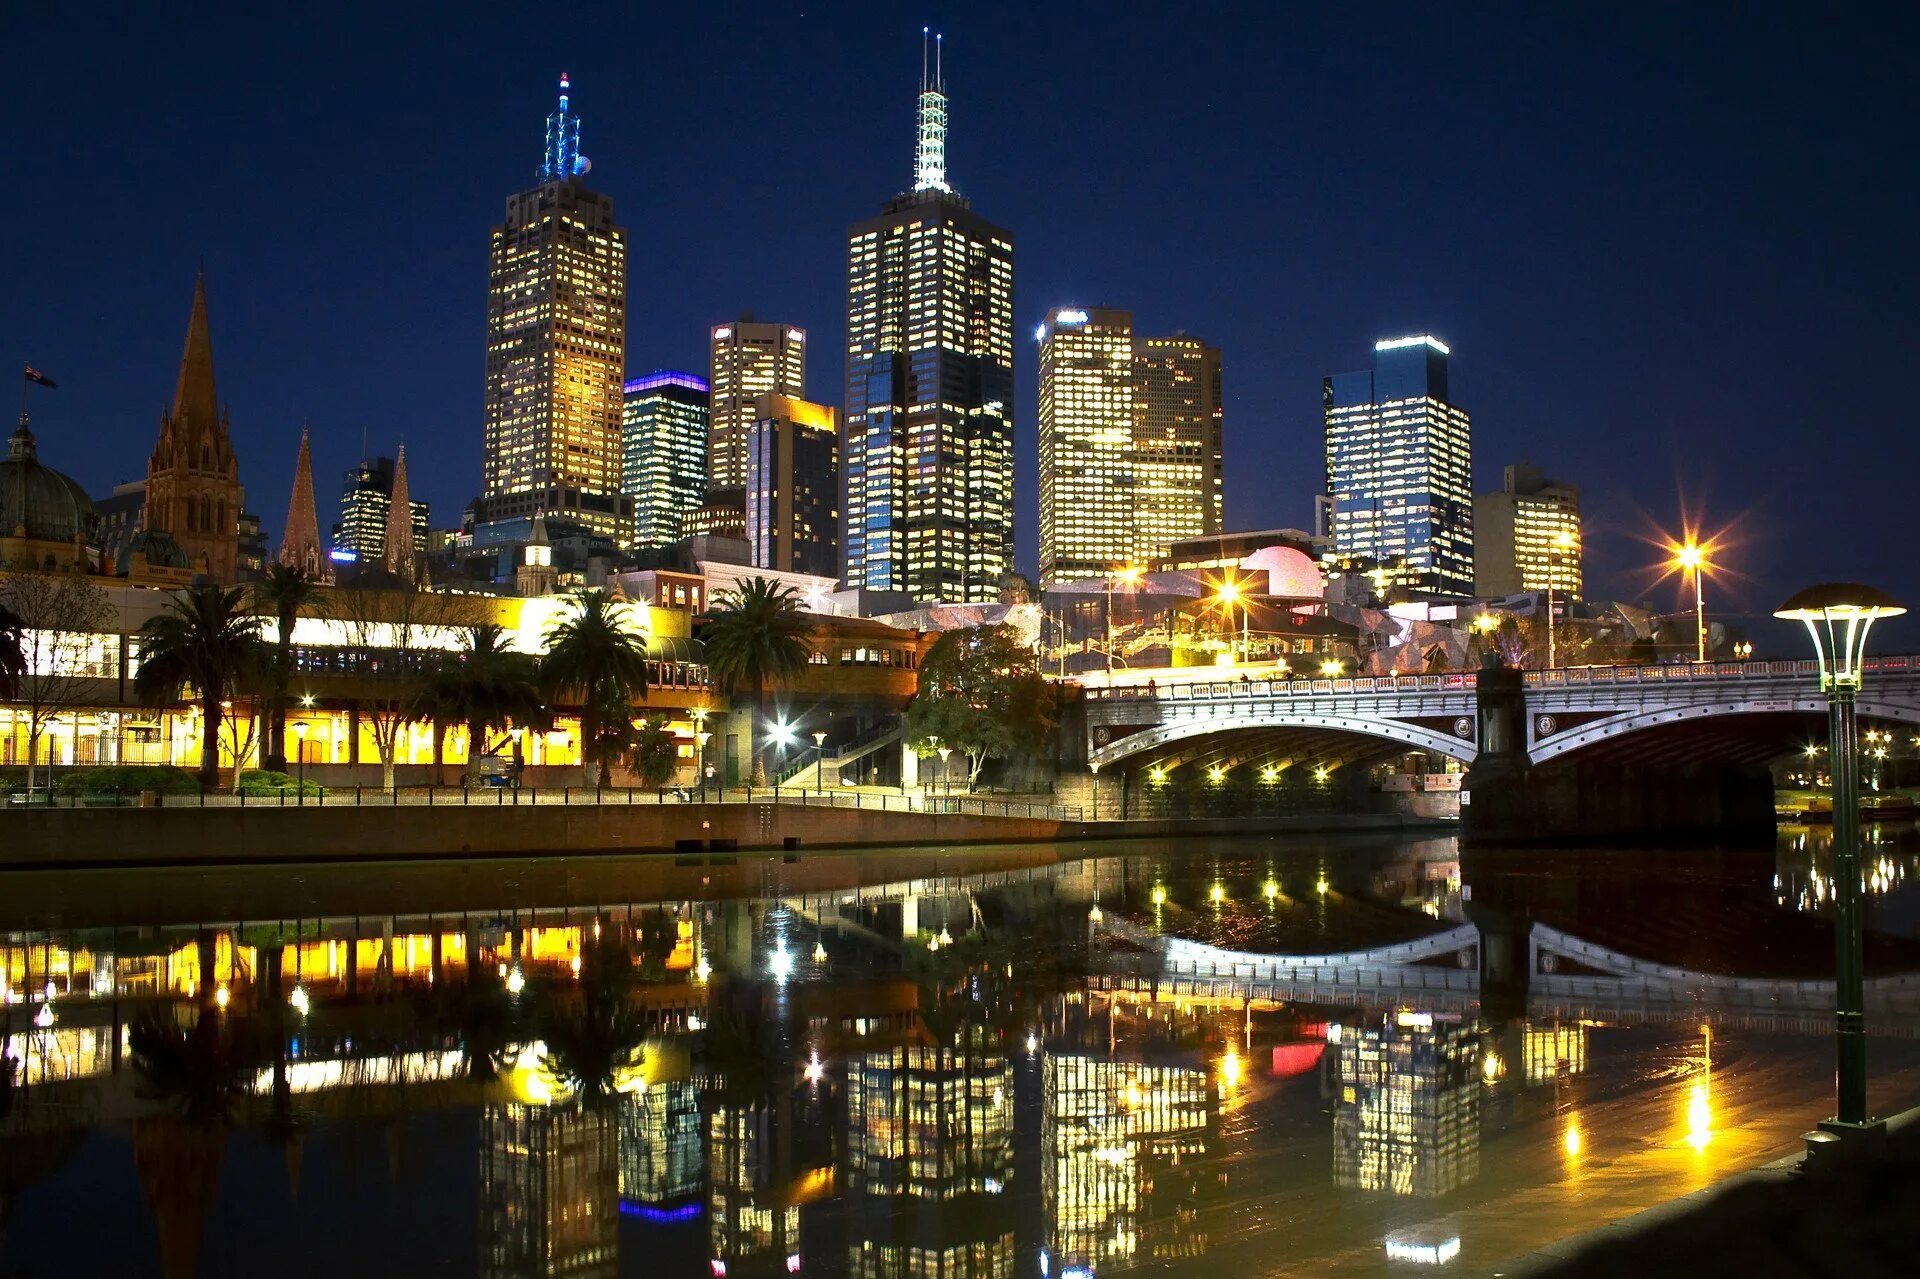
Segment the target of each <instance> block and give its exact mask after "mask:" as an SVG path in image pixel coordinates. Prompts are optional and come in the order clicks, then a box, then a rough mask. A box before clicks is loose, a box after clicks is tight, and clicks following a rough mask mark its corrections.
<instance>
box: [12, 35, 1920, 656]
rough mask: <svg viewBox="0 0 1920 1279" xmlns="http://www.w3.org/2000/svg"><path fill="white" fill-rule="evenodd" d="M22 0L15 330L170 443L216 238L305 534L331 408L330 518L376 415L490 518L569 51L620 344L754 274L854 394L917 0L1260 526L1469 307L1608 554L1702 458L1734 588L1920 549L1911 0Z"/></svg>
mask: <svg viewBox="0 0 1920 1279" xmlns="http://www.w3.org/2000/svg"><path fill="white" fill-rule="evenodd" d="M21 9H22V6H14V7H13V8H12V10H11V11H10V13H9V15H8V16H7V18H6V19H5V20H4V27H0V36H3V37H4V39H5V43H6V45H7V47H8V48H9V51H10V53H11V54H12V56H11V57H10V58H9V59H8V62H9V65H8V68H7V72H6V75H5V76H4V77H0V93H3V94H4V95H5V102H6V109H5V111H4V112H3V113H0V139H4V148H0V156H3V157H4V164H5V170H4V174H3V175H0V176H4V178H5V181H4V185H3V186H0V189H4V190H5V191H6V192H7V197H8V198H7V199H6V200H5V202H4V204H3V205H0V231H3V232H4V237H3V242H4V244H5V246H6V249H7V257H8V266H7V270H6V287H5V289H4V290H3V291H0V334H4V338H3V339H0V345H3V346H4V347H5V348H6V349H9V350H11V351H13V352H16V353H17V355H16V358H17V356H22V355H23V356H25V357H27V358H29V359H31V360H32V361H33V362H34V363H35V364H37V365H39V366H40V367H42V368H44V369H45V370H46V371H48V372H49V373H51V374H52V375H53V376H54V377H56V378H58V379H59V380H60V382H61V389H60V390H59V391H58V392H56V393H52V394H43V395H40V396H39V397H38V398H37V404H36V408H35V422H36V427H37V429H38V431H39V434H40V436H41V440H42V451H43V456H44V457H46V458H47V459H48V460H49V461H51V462H52V463H53V464H54V465H57V466H60V467H62V468H63V469H66V470H69V471H70V472H72V473H73V474H75V475H76V476H77V477H78V478H80V479H81V480H82V481H83V482H84V483H86V484H87V485H88V486H90V487H92V488H94V489H96V490H99V491H102V492H104V491H105V490H106V488H107V487H108V486H109V485H111V484H112V483H113V482H115V481H117V480H120V479H124V478H132V477H136V476H138V475H140V474H142V473H143V470H144V466H145V458H146V454H147V452H148V450H149V449H150V448H151V446H152V441H153V437H154V434H155V431H156V429H157V424H158V417H159V412H160V409H161V407H162V406H163V404H164V403H165V402H166V400H167V398H168V397H169V395H170V394H171V390H172V385H173V377H174V370H175V365H176V362H177V360H178V358H179V348H180V342H181V337H182V331H183V328H184V325H185V321H186V314H187V308H188V302H189V295H190V290H191V286H192V280H193V273H194V269H195V267H196V265H197V264H198V263H199V261H200V260H201V259H202V257H204V259H205V261H206V267H207V272H208V277H209V288H210V292H211V305H212V316H213V326H214V345H215V353H216V360H217V365H218V369H219V378H220V391H221V395H222V397H223V398H224V399H225V400H227V401H228V402H229V403H230V404H231V407H232V412H233V420H234V425H235V433H236V439H235V444H236V447H237V448H238V450H239V453H240V458H241V475H242V479H243V480H244V481H245V482H246V484H247V487H248V492H249V497H250V504H251V505H252V506H253V507H254V508H255V509H257V510H259V511H260V512H261V513H262V514H263V515H264V516H265V518H266V520H267V523H268V527H269V530H270V533H271V535H272V536H273V538H274V539H275V541H276V543H277V539H278V534H279V526H280V524H281V522H282V519H283V517H284V512H285V509H286V495H287V486H288V482H289V480H290V478H291V469H292V464H293V456H294V450H295V446H296V442H297V439H298V434H299V428H300V423H301V422H302V421H307V422H310V423H311V424H312V426H313V429H314V433H315V460H316V469H317V471H318V473H319V477H320V488H321V492H320V504H321V513H322V520H323V522H324V521H326V520H328V519H329V518H331V515H332V512H333V507H334V505H335V502H336V500H337V494H336V492H335V490H336V489H337V479H336V477H337V475H338V473H339V472H341V471H342V470H344V469H345V468H346V467H347V466H348V465H349V464H351V463H352V461H353V460H354V459H355V457H356V456H357V455H358V454H359V451H360V448H361V439H362V434H363V433H364V434H365V436H366V439H367V442H368V447H369V448H370V449H371V450H372V451H374V452H383V453H390V452H392V450H393V448H394V445H395V444H396V443H397V442H398V441H399V440H400V439H401V438H402V437H404V438H405V439H406V441H407V442H408V444H409V445H410V446H411V447H410V450H409V451H410V453H411V456H412V461H413V462H414V463H415V465H414V468H413V476H414V486H415V491H416V493H421V494H424V495H425V496H426V497H427V498H429V499H430V500H431V501H432V503H433V506H434V521H435V523H436V524H442V525H444V524H451V523H454V522H456V521H457V519H458V515H459V510H460V507H461V505H462V504H463V503H464V502H465V500H466V499H467V498H468V497H470V496H471V495H472V494H473V492H474V491H475V489H476V488H477V486H478V483H479V450H480V400H481V370H482V346H483V322H484V291H485V283H486V252H487V249H486V239H487V230H488V228H489V226H491V225H492V223H493V222H494V221H495V220H496V219H497V218H498V217H499V216H500V214H501V210H502V206H503V202H504V199H505V197H506V195H507V194H508V193H509V192H510V191H513V190H515V189H517V188H520V187H524V186H526V185H529V184H530V183H531V180H532V177H533V171H534V168H535V166H536V165H537V163H538V161H539V157H540V148H541V129H542V123H543V118H544V116H545V114H546V112H547V111H548V110H549V109H550V107H551V102H552V97H553V91H554V82H555V78H556V77H557V75H558V74H559V72H560V71H562V70H566V71H569V72H571V73H572V75H573V80H574V87H575V93H574V103H575V106H576V108H577V110H578V111H579V112H580V114H581V116H582V117H583V119H584V121H585V126H584V131H583V149H584V150H585V151H586V153H587V154H588V155H589V156H591V157H592V159H593V162H594V171H593V179H594V182H595V184H596V185H598V186H599V187H600V188H601V189H603V190H605V191H607V192H608V193H610V194H611V195H613V196H614V197H615V199H616V201H617V208H618V211H619V214H620V217H621V220H622V221H623V222H624V223H625V225H626V226H627V228H628V230H629V234H630V236H631V262H632V277H631V281H630V289H629V296H630V310H631V319H630V327H629V336H628V367H629V370H630V372H634V373H639V372H645V371H648V370H650V369H653V368H655V367H660V366H675V365H677V366H680V367H688V368H695V369H698V368H700V367H702V364H703V361H704V359H705V346H704V339H705V331H706V327H707V326H708V325H709V324H710V323H712V322H715V321H718V320H723V319H727V318H731V317H732V316H734V315H735V314H737V313H738V312H739V311H741V310H742V309H745V308H752V309H753V310H755V311H756V312H757V313H758V314H759V315H760V316H762V317H763V318H768V319H780V320H788V321H793V322H797V323H800V324H803V325H805V326H806V327H807V328H808V329H809V330H810V331H811V333H812V334H813V336H814V357H815V358H814V363H813V365H812V367H811V368H810V370H809V377H810V379H811V380H812V389H813V391H814V394H815V395H816V397H817V398H821V399H825V400H829V401H832V402H835V403H837V402H838V401H839V400H840V398H841V391H840V380H841V363H840V358H839V353H838V346H839V342H840V339H841V336H842V330H843V319H842V307H843V291H844V263H843V260H842V253H843V233H844V230H845V227H846V224H847V223H848V222H850V221H852V220H854V219H856V218H860V217H864V216H868V215H870V214H871V213H873V212H874V211H875V210H876V209H877V208H878V206H879V204H880V203H881V201H883V200H884V199H885V198H887V197H888V196H890V195H892V194H893V193H895V192H896V191H898V190H899V189H901V188H902V187H903V186H904V185H905V184H906V183H907V180H908V178H909V175H910V171H911V158H912V108H913V95H914V90H915V88H916V82H915V81H916V76H917V73H918V66H919V48H918V37H919V27H920V25H921V24H922V23H923V22H930V23H932V24H934V25H935V27H936V28H939V29H944V31H945V32H946V35H947V49H948V88H949V91H950V94H951V96H952V143H951V159H950V167H951V173H952V176H953V180H954V182H955V185H956V186H957V187H958V188H959V189H960V190H961V191H962V192H963V193H965V194H967V195H969V196H971V197H972V198H973V200H974V202H975V207H976V208H977V209H979V211H980V212H981V213H983V214H984V215H986V216H988V217H990V218H993V219H994V220H996V221H998V222H1000V223H1001V224H1003V225H1005V226H1007V227H1009V228H1011V229H1012V230H1013V231H1014V233H1015V235H1016V238H1017V243H1018V250H1017V258H1016V290H1017V307H1018V311H1017V315H1018V327H1019V330H1020V332H1021V334H1022V335H1026V334H1029V333H1030V332H1031V329H1032V326H1033V324H1034V323H1035V322H1036V321H1037V320H1038V319H1039V317H1040V315H1041V314H1042V312H1044V311H1045V310H1046V309H1047V308H1048V307H1050V306H1054V305H1061V304H1067V303H1081V304H1088V303H1092V304H1105V305H1113V306H1125V307H1131V308H1132V309H1133V310H1134V312H1135V314H1136V318H1137V322H1138V324H1139V325H1140V326H1142V327H1143V328H1144V329H1145V330H1147V331H1169V332H1170V331H1173V330H1176V329H1184V330H1186V331H1188V332H1191V333H1194V334H1198V335H1201V336H1203V337H1205V338H1207V339H1209V340H1211V341H1213V342H1216V343H1218V344H1219V345H1220V346H1222V347H1223V348H1224V349H1225V353H1226V389H1227V450H1228V461H1227V466H1228V480H1227V515H1228V523H1229V526H1230V527H1260V526H1266V525H1274V524H1305V523H1306V522H1307V521H1308V519H1309V517H1310V509H1311V508H1310V499H1311V497H1312V495H1313V493H1314V492H1315V491H1316V489H1317V488H1318V487H1319V485H1320V484H1321V482H1322V473H1321V467H1322V462H1321V453H1320V422H1319V379H1320V377H1321V375H1322V374H1325V373H1329V372H1336V371H1342V370H1346V369H1349V368H1355V367H1360V366H1362V365H1363V364H1364V363H1365V362H1366V360H1367V358H1368V352H1369V347H1370V345H1371V343H1372V341H1373V339H1374V338H1376V337H1378V336H1381V335H1384V334H1398V333H1411V332H1432V333H1434V334H1436V335H1439V336H1440V337H1442V338H1444V339H1445V340H1446V341H1448V342H1449V343H1451V344H1452V346H1453V348H1454V353H1455V354H1454V365H1453V382H1454V388H1455V393H1456V397H1457V398H1458V399H1459V401H1460V402H1461V403H1462V404H1463V405H1464V406H1465V407H1466V408H1467V409H1468V410H1469V411H1470V412H1471V413H1472V414H1473V417H1474V437H1475V449H1474V454H1475V459H1474V461H1475V472H1476V486H1477V487H1481V488H1486V487H1492V486H1495V485H1497V483H1498V477H1499V470H1500V467H1501V466H1502V465H1504V464H1505V463H1507V462H1509V461H1512V460H1515V459H1516V458H1519V457H1521V456H1523V455H1525V456H1531V457H1532V458H1533V459H1534V460H1536V461H1538V462H1539V463H1541V464H1542V465H1543V466H1545V467H1546V468H1547V469H1548V470H1549V472H1550V473H1552V474H1555V475H1559V476H1563V477H1565V478H1567V479H1570V480H1573V481H1575V482H1577V483H1579V484H1580V485H1581V486H1582V487H1583V489H1584V490H1585V496H1586V503H1587V507H1588V518H1589V557H1590V560H1591V561H1592V569H1591V578H1590V581H1591V587H1592V590H1593V591H1594V593H1607V594H1615V595H1619V596H1622V597H1625V598H1641V597H1651V598H1653V599H1655V600H1657V601H1660V602H1664V603H1668V604H1671V603H1672V602H1673V601H1674V600H1675V599H1676V598H1677V591H1676V589H1675V588H1674V586H1673V585H1672V584H1671V583H1669V584H1668V585H1666V586H1663V587H1661V588H1659V589H1658V590H1657V591H1651V592H1650V589H1649V588H1650V583H1651V579H1652V575H1651V574H1649V573H1647V572H1645V571H1643V570H1644V567H1645V566H1646V565H1647V564H1648V563H1650V562H1651V561H1652V560H1653V559H1654V558H1655V556H1654V552H1653V551H1652V550H1651V549H1650V548H1649V547H1647V546H1645V545H1643V544H1642V542H1641V541H1640V540H1639V539H1640V538H1642V537H1647V536H1652V535H1654V534H1655V533H1656V531H1657V530H1660V529H1672V528H1676V527H1677V526H1678V525H1679V522H1680V512H1681V507H1682V503H1683V501H1684V502H1685V503H1687V504H1688V505H1690V506H1691V507H1693V508H1695V509H1697V510H1699V511H1700V512H1701V513H1702V514H1703V515H1704V517H1705V519H1706V522H1707V524H1708V525H1709V527H1717V526H1719V525H1723V524H1727V523H1730V522H1734V521H1738V524H1739V533H1738V538H1739V544H1738V545H1737V546H1734V547H1732V548H1730V549H1729V550H1728V551H1727V552H1726V554H1725V556H1724V558H1725V561H1726V563H1727V566H1728V567H1729V568H1730V569H1732V570H1737V572H1738V573H1739V574H1742V575H1744V576H1731V577H1729V578H1728V579H1727V580H1726V581H1724V582H1723V583H1722V584H1719V585H1717V586H1714V587H1712V588H1711V589H1710V591H1709V605H1710V607H1711V608H1712V609H1713V610H1714V611H1716V612H1718V611H1721V609H1722V608H1723V607H1725V608H1728V609H1731V610H1734V611H1742V610H1754V611H1764V610H1765V609H1767V608H1769V607H1771V606H1772V605H1773V604H1774V603H1776V602H1777V600H1778V598H1779V597H1780V596H1782V595H1783V594H1784V593H1785V592H1786V591H1787V590H1789V589H1791V588H1793V587H1796V586H1798V585H1800V584H1802V583H1804V582H1806V581H1808V580H1818V579H1824V578H1832V577H1862V578H1866V579H1868V580H1871V581H1875V582H1879V583H1881V584H1884V585H1885V586H1887V587H1888V588H1890V589H1892V590H1894V591H1895V592H1897V593H1900V594H1902V595H1904V596H1905V597H1906V598H1908V599H1909V600H1910V601H1913V600H1920V568H1916V566H1915V562H1914V557H1913V555H1912V552H1911V545H1912V534H1911V528H1912V520H1911V513H1912V511H1913V509H1914V507H1915V505H1916V499H1917V498H1920V494H1917V493H1916V488H1915V474H1914V471H1915V463H1916V460H1920V448H1917V447H1916V444H1915V430H1914V428H1915V421H1914V418H1915V403H1916V401H1915V398H1914V396H1913V394H1912V391H1911V388H1912V384H1913V381H1914V379H1913V376H1912V374H1911V373H1910V370H1911V369H1912V368H1913V367H1914V363H1915V357H1916V352H1920V323H1917V322H1916V318H1915V309H1914V299H1915V297H1916V296H1920V251H1916V248H1915V240H1914V214H1913V211H1914V209H1915V207H1916V198H1915V197H1916V195H1917V194H1920V192H1917V191H1916V186H1917V185H1920V183H1916V179H1915V169H1914V164H1913V135H1914V126H1915V124H1916V123H1920V102H1916V98H1917V97H1920V92H1917V91H1916V89H1915V87H1914V85H1915V82H1914V80H1913V78H1912V77H1911V75H1910V74H1909V73H1910V71H1911V51H1912V50H1913V48H1914V47H1915V36H1916V34H1920V24H1916V23H1915V22H1914V20H1913V19H1912V17H1911V16H1908V15H1910V14H1911V12H1912V11H1911V10H1908V11H1907V15H1898V14H1896V13H1895V12H1894V7H1893V6H1885V7H1884V8H1882V9H1881V10H1879V11H1877V12H1876V11H1874V10H1870V9H1866V8H1862V9H1859V10H1854V11H1852V12H1850V13H1849V14H1848V15H1846V17H1845V19H1844V20H1839V19H1837V18H1836V19H1828V18H1824V17H1822V16H1820V15H1818V14H1816V13H1814V12H1812V11H1811V10H1803V11H1800V12H1797V13H1786V12H1783V11H1781V10H1779V9H1777V8H1775V7H1771V6H1745V7H1742V8H1726V9H1713V8H1708V7H1706V6H1703V5H1684V6H1683V5H1669V6H1660V7H1646V8H1638V7H1634V6H1625V7H1622V6H1606V7H1601V8H1594V7H1582V8H1579V9H1575V8H1574V7H1572V6H1538V5H1535V6H1516V7H1512V8H1496V7H1492V6H1474V7H1471V8H1469V7H1467V6H1440V5H1432V4H1423V5H1416V6H1396V5H1367V6H1348V5H1341V6H1332V5H1328V6H1322V7H1320V8H1309V7H1307V6H1303V5H1266V6H1259V7H1257V8H1256V7H1255V6H1226V5H1217V6H1216V5H1205V4H1201V5H1185V6H1172V5H1165V4H1151V5H1148V4H1142V5H1132V4H1125V3H1106V4H1080V3H1055V4H1049V5H1045V6H1031V5H1027V4H1010V5H1004V6H1003V5H987V4H965V5H962V4H950V3H935V4H925V5H921V6H919V7H913V6H901V5H858V6H856V5H845V6H841V5H811V4H809V5H806V6H803V7H799V6H786V5H775V4H768V3H761V4H743V5H737V6H736V5H730V4H711V5H703V6H698V7H692V6H655V5H641V4H635V3H607V4H599V5H582V6H568V5H560V4H551V5H528V4H517V5H506V4H498V5H494V4H480V3H476V4H470V5H467V6H462V7H460V8H458V9H451V8H445V9H441V8H439V7H436V13H435V14H433V15H428V14H427V13H426V12H425V11H424V8H422V9H420V10H415V9H412V8H410V7H409V6H406V5H404V4H386V5H379V6H371V5H370V6H365V7H361V6H357V5H343V6H337V7H320V8H302V9H298V10H293V11H289V10H286V9H284V8H280V7H271V8H268V9H258V8H256V7H254V6H245V7H234V8H231V9H216V8H215V7H214V6H204V5H203V6H166V7H162V8H152V7H149V6H132V5H107V6H84V7H83V6H73V5H60V6H56V5H38V6H33V10H34V11H33V12H32V13H30V14H23V13H22V12H21ZM454 13H457V14H458V17H457V18H454V19H451V20H450V19H449V18H448V17H447V16H446V15H447V14H454ZM1019 353H1020V359H1021V363H1020V365H1019V369H1018V376H1019V385H1020V399H1019V423H1020V449H1019V453H1018V457H1019V478H1020V486H1021V490H1022V504H1021V511H1022V520H1021V526H1020V529H1019V539H1020V545H1021V554H1022V561H1023V563H1026V564H1029V565H1030V564H1031V562H1032V560H1033V558H1034V553H1035V548H1034V530H1035V522H1034V519H1033V515H1032V511H1033V500H1034V499H1033V492H1034V482H1033V474H1032V471H1033V466H1034V456H1035V446H1034V440H1033V419H1034V409H1033V396H1034V361H1033V359H1032V354H1033V350H1032V346H1031V344H1030V342H1027V341H1026V340H1025V339H1024V336H1023V340H1022V342H1021V345H1020V348H1019ZM1829 484H1830V485H1832V486H1834V487H1835V488H1837V489H1838V490H1839V496H1837V497H1836V498H1833V499H1827V500H1821V499H1819V498H1816V497H1815V496H1814V493H1815V492H1816V491H1817V489H1819V488H1824V487H1826V486H1827V485H1829ZM1916 634H1920V631H1916ZM1907 642H1908V643H1909V644H1914V643H1920V641H1915V640H1908V641H1907Z"/></svg>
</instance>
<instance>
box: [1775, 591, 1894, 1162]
mask: <svg viewBox="0 0 1920 1279" xmlns="http://www.w3.org/2000/svg"><path fill="white" fill-rule="evenodd" d="M1906 611H1907V610H1906V609H1905V608H1904V607H1902V606H1901V605H1900V604H1898V603H1896V602H1895V601H1894V600H1893V598H1892V597H1891V596H1889V595H1888V594H1887V593H1886V592H1884V591H1879V590H1875V589H1874V588H1873V587H1871V586H1861V585H1859V584H1858V583H1854V582H1831V583H1827V584H1826V585H1822V586H1809V587H1808V588H1807V589H1806V590H1804V591H1801V592H1800V593H1799V594H1797V595H1795V596H1794V597H1793V598H1792V599H1790V600H1788V601H1787V602H1786V603H1784V604H1782V605H1781V606H1780V607H1779V608H1777V609H1775V610H1774V612H1773V615H1774V616H1775V617H1778V618H1781V619H1783V620H1785V621H1790V622H1800V623H1802V624H1804V625H1805V626H1806V628H1807V634H1808V635H1810V636H1811V637H1812V638H1813V655H1814V659H1815V661H1816V662H1818V663H1819V667H1820V691H1821V692H1823V693H1825V694H1826V696H1827V769H1828V771H1829V772H1830V773H1831V774H1832V776H1833V906H1834V914H1833V925H1834V952H1835V954H1834V1005H1835V1006H1834V1038H1835V1041H1836V1052H1837V1056H1838V1067H1839V1068H1838V1070H1837V1072H1836V1079H1837V1090H1838V1093H1839V1096H1838V1102H1839V1114H1838V1115H1837V1116H1836V1117H1835V1118H1834V1119H1831V1120H1828V1121H1826V1122H1824V1123H1822V1124H1821V1125H1820V1128H1821V1130H1822V1131H1823V1132H1826V1133H1829V1134H1831V1135H1833V1136H1836V1137H1838V1136H1846V1135H1848V1134H1850V1133H1857V1132H1862V1131H1867V1130H1869V1129H1877V1128H1879V1127H1880V1125H1878V1124H1870V1123H1869V1122H1868V1120H1867V1042H1866V1014H1865V1011H1864V1008H1863V1005H1864V1002H1865V1000H1864V995H1863V991H1862V989H1861V987H1862V972H1861V969H1862V960H1861V950H1862V939H1861V918H1860V861H1859V858H1860V848H1859V844H1860V751H1859V736H1858V734H1859V727H1858V724H1857V722H1856V720H1855V718H1854V699H1855V698H1856V697H1857V696H1858V695H1859V692H1860V684H1861V679H1862V676H1863V674H1864V671H1865V667H1866V655H1867V633H1868V631H1870V630H1871V629H1872V628H1873V624H1874V623H1875V622H1876V621H1878V620H1879V619H1881V618H1883V617H1899V616H1900V615H1901V614H1902V613H1905V612H1906Z"/></svg>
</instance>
